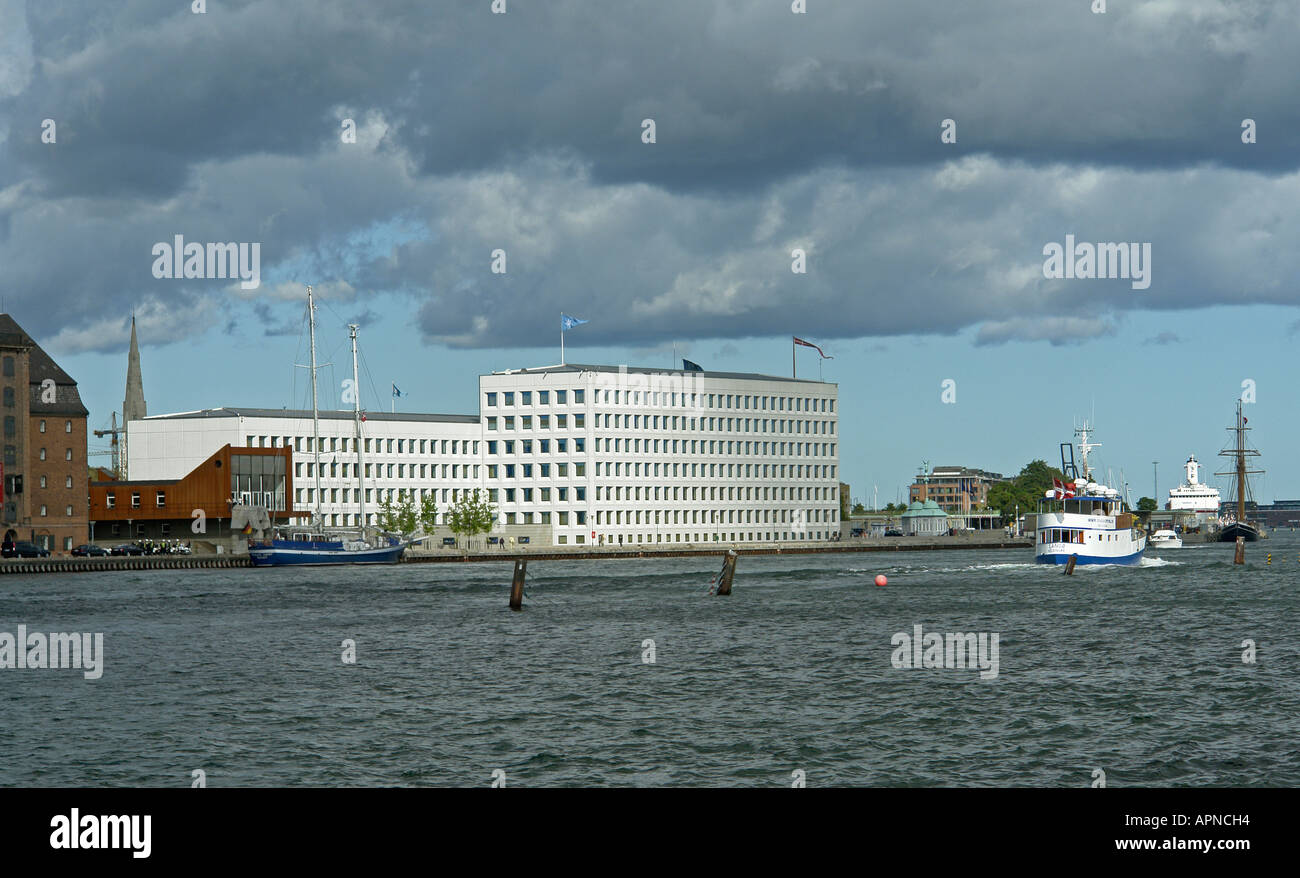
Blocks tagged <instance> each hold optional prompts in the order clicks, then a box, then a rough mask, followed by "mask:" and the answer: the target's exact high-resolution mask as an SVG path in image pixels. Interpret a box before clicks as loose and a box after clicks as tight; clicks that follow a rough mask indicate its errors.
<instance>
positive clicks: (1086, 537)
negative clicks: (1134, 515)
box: [1034, 513, 1147, 566]
mask: <svg viewBox="0 0 1300 878" xmlns="http://www.w3.org/2000/svg"><path fill="white" fill-rule="evenodd" d="M1115 524H1116V522H1115V520H1114V519H1113V518H1098V517H1096V516H1088V515H1077V514H1072V513H1065V514H1060V513H1047V514H1040V515H1039V516H1038V520H1037V533H1036V536H1035V542H1034V560H1035V561H1037V562H1038V563H1039V564H1067V563H1069V561H1070V557H1071V556H1074V555H1077V556H1078V560H1077V561H1076V562H1075V563H1076V564H1120V565H1130V566H1132V565H1137V564H1140V563H1142V553H1143V552H1145V551H1146V547H1147V538H1146V535H1145V534H1142V535H1140V536H1135V533H1136V532H1135V531H1134V530H1133V528H1131V527H1124V528H1116V526H1115ZM1056 537H1063V538H1062V539H1057V538H1056Z"/></svg>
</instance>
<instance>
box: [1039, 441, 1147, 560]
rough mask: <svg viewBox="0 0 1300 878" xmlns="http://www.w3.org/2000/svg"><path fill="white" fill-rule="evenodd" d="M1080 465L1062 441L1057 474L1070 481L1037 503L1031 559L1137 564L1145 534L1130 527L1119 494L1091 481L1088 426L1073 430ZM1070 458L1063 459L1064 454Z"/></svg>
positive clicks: (1131, 523)
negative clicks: (1032, 555)
mask: <svg viewBox="0 0 1300 878" xmlns="http://www.w3.org/2000/svg"><path fill="white" fill-rule="evenodd" d="M1074 432H1075V435H1077V436H1078V437H1079V455H1080V460H1079V465H1078V466H1076V465H1075V462H1074V446H1072V445H1071V444H1070V443H1069V442H1062V443H1061V472H1062V473H1064V474H1065V477H1066V478H1067V479H1072V481H1067V482H1060V481H1056V480H1053V481H1055V482H1056V487H1054V488H1053V489H1052V490H1050V491H1048V492H1046V494H1044V495H1043V499H1041V500H1039V501H1038V514H1037V515H1036V516H1035V536H1034V560H1035V561H1037V562H1038V563H1040V564H1066V563H1069V560H1070V558H1071V557H1074V558H1075V563H1076V564H1127V565H1135V564H1139V563H1141V561H1142V552H1143V551H1144V550H1145V549H1146V544H1147V538H1146V534H1144V533H1143V532H1142V530H1141V529H1140V528H1138V527H1135V526H1134V521H1133V513H1132V512H1131V511H1130V510H1129V509H1128V506H1127V504H1125V503H1124V500H1123V498H1122V497H1120V494H1119V491H1117V490H1115V489H1114V488H1110V487H1107V486H1105V485H1102V484H1099V483H1098V482H1096V481H1094V480H1093V477H1092V470H1091V468H1090V467H1089V466H1088V452H1089V451H1091V450H1092V449H1094V448H1099V447H1100V445H1098V444H1096V443H1090V442H1089V441H1088V433H1089V432H1091V427H1089V425H1088V424H1087V423H1085V424H1084V425H1083V426H1082V427H1080V428H1078V429H1076V430H1075V431H1074ZM1067 450H1068V451H1069V457H1068V459H1067V457H1066V451H1067Z"/></svg>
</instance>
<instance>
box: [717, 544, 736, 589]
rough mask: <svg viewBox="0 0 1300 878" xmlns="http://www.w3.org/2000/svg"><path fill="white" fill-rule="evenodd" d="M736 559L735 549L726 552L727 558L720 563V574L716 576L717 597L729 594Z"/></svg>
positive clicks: (734, 572)
mask: <svg viewBox="0 0 1300 878" xmlns="http://www.w3.org/2000/svg"><path fill="white" fill-rule="evenodd" d="M736 557H737V556H736V550H735V549H728V550H727V556H726V558H724V559H723V561H722V572H721V573H719V574H718V591H717V593H718V594H719V595H729V594H731V579H732V577H734V576H735V575H736Z"/></svg>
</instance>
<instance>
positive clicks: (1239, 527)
mask: <svg viewBox="0 0 1300 878" xmlns="http://www.w3.org/2000/svg"><path fill="white" fill-rule="evenodd" d="M1248 423H1250V421H1249V419H1248V418H1247V417H1246V415H1245V414H1244V413H1243V412H1242V410H1241V400H1240V399H1238V400H1237V425H1236V426H1235V427H1229V428H1228V430H1229V431H1231V432H1232V434H1233V441H1232V442H1230V443H1229V445H1228V447H1227V448H1225V449H1223V450H1222V451H1220V452H1219V455H1220V456H1222V457H1229V458H1232V459H1233V460H1234V461H1235V463H1236V466H1235V467H1234V468H1233V469H1232V470H1230V471H1228V472H1222V473H1215V475H1220V476H1231V477H1232V490H1231V491H1230V493H1233V494H1236V497H1237V501H1236V509H1235V510H1234V512H1235V514H1230V515H1228V516H1227V517H1225V519H1224V524H1223V528H1222V529H1221V530H1220V531H1219V542H1221V543H1235V542H1236V541H1237V539H1238V537H1240V538H1241V539H1244V540H1245V541H1246V542H1248V543H1253V542H1255V541H1256V540H1258V539H1259V527H1258V525H1256V524H1254V523H1253V522H1250V521H1247V520H1246V501H1247V500H1248V499H1249V498H1250V493H1251V491H1250V479H1249V476H1252V475H1256V474H1258V473H1262V472H1263V470H1262V469H1247V468H1246V458H1248V457H1258V456H1259V452H1258V451H1257V450H1255V449H1254V448H1251V447H1250V446H1249V445H1247V444H1246V433H1247V432H1248V431H1249V430H1250V427H1247V426H1246V425H1247V424H1248Z"/></svg>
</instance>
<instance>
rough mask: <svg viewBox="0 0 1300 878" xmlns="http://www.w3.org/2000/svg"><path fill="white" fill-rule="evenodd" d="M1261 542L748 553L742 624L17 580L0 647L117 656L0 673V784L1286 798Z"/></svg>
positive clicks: (652, 585) (260, 575) (117, 578)
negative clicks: (87, 647)
mask: <svg viewBox="0 0 1300 878" xmlns="http://www.w3.org/2000/svg"><path fill="white" fill-rule="evenodd" d="M1272 536H1273V538H1272V539H1271V540H1269V541H1268V542H1267V543H1259V544H1254V545H1251V546H1249V547H1248V549H1247V556H1246V557H1247V563H1246V564H1245V565H1244V566H1240V567H1239V566H1234V565H1233V564H1232V547H1231V546H1230V545H1216V544H1209V545H1189V546H1187V547H1185V548H1183V549H1180V550H1169V551H1164V552H1149V553H1148V558H1147V560H1146V561H1145V562H1144V563H1143V565H1142V566H1140V567H1135V568H1122V567H1090V568H1082V567H1081V568H1079V569H1078V570H1076V571H1075V573H1074V574H1073V575H1072V576H1066V575H1064V574H1063V572H1062V569H1061V568H1059V567H1046V566H1039V565H1035V564H1033V563H1032V550H1030V549H1023V550H1022V549H1015V550H971V551H964V552H957V551H945V552H918V553H897V554H894V553H889V554H840V555H829V556H818V555H804V556H762V557H742V558H741V559H740V565H739V567H738V570H737V573H736V577H735V587H734V594H733V595H732V596H730V597H716V596H711V595H710V594H709V593H708V589H709V580H710V579H711V578H712V577H713V575H714V574H715V573H716V572H717V570H718V568H719V567H720V558H669V559H633V560H608V561H604V560H602V561H544V562H543V561H536V562H533V563H531V564H530V565H529V570H528V574H529V581H528V587H527V597H526V600H525V608H524V611H523V612H520V613H512V612H510V611H509V610H508V609H507V607H506V603H507V598H508V592H509V585H510V577H511V564H510V562H509V561H508V560H503V561H502V562H500V563H479V564H460V565H451V564H419V565H415V564H411V565H400V566H396V567H384V568H368V569H355V568H297V569H268V570H254V569H217V570H180V571H175V570H172V571H166V570H159V571H152V570H150V571H121V572H112V573H109V572H105V573H81V574H75V575H47V576H7V577H0V632H8V633H10V634H14V633H16V632H17V630H18V626H19V625H23V626H26V630H27V631H29V632H45V633H53V632H86V633H90V632H97V633H102V634H103V666H102V676H99V677H98V678H97V679H87V677H86V674H85V673H83V672H82V671H80V670H77V669H67V668H63V669H49V668H45V669H40V668H18V667H14V668H0V784H3V785H5V786H59V787H63V786H92V787H100V786H108V787H113V786H146V787H173V786H190V785H191V784H192V783H194V780H193V778H194V777H195V776H196V775H195V774H194V772H195V771H196V770H201V771H202V772H203V773H204V775H203V776H204V778H205V781H206V784H207V785H208V786H211V787H230V786H277V787H279V786H287V787H331V786H407V785H418V786H425V785H427V786H470V787H473V786H489V785H491V784H492V783H493V782H494V777H495V778H496V782H497V783H505V784H506V785H507V786H512V787H561V786H719V787H721V786H777V787H779V786H787V787H788V786H790V785H792V784H795V783H799V782H804V783H806V784H807V786H808V787H827V786H931V785H935V786H1049V787H1056V786H1062V787H1089V786H1092V785H1094V784H1097V783H1098V782H1099V778H1103V777H1104V782H1105V784H1106V785H1107V786H1110V787H1125V786H1170V785H1180V786H1181V785H1220V786H1297V785H1300V748H1297V746H1296V741H1297V740H1298V739H1300V734H1298V733H1300V673H1298V671H1300V664H1298V662H1297V655H1298V650H1297V640H1296V638H1297V631H1300V625H1298V624H1297V623H1298V622H1300V534H1294V533H1290V532H1284V531H1280V530H1279V531H1278V532H1276V533H1274V534H1273V535H1272ZM1270 554H1271V555H1272V558H1273V561H1272V563H1271V564H1270V563H1267V556H1268V555H1270ZM878 574H883V575H885V576H886V577H887V579H888V584H887V585H885V586H884V587H878V586H876V585H875V583H874V580H875V577H876V576H877V575H878ZM915 626H922V630H923V631H924V632H926V633H940V634H948V633H975V634H984V635H989V636H991V635H994V634H996V635H997V644H998V654H997V662H996V676H993V675H991V674H989V673H988V672H987V670H986V672H985V673H984V674H983V675H982V674H981V672H980V669H979V668H972V667H919V668H917V667H896V666H895V665H896V664H898V663H899V661H898V655H899V647H898V646H897V645H896V643H897V642H898V637H897V636H901V635H904V634H906V635H908V636H909V637H911V636H912V635H913V634H914V633H915V632H916V630H917V629H916V627H915ZM896 635H897V636H896ZM986 640H987V642H989V643H991V642H992V641H991V640H988V638H986ZM345 641H352V642H354V643H355V662H347V661H344V653H345V650H346V647H345V645H344V642H345ZM1246 641H1251V642H1252V644H1247V645H1245V646H1243V643H1244V642H1246ZM1252 646H1253V650H1254V653H1255V654H1254V656H1253V658H1254V660H1253V661H1243V655H1244V654H1245V655H1247V657H1250V656H1249V653H1250V651H1251V649H1252ZM904 652H906V650H904ZM909 655H910V653H909ZM907 663H908V664H910V662H907ZM1098 772H1101V773H1102V774H1099V773H1098Z"/></svg>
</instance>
